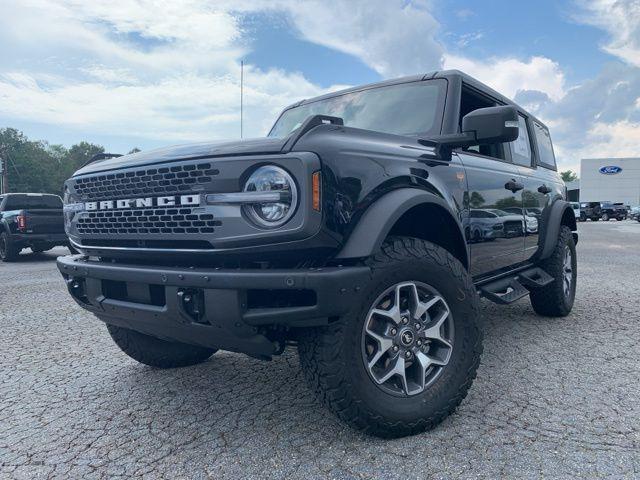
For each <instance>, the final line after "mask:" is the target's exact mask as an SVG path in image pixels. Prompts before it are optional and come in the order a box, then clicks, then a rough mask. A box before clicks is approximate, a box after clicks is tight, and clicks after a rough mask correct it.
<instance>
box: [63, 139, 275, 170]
mask: <svg viewBox="0 0 640 480" xmlns="http://www.w3.org/2000/svg"><path fill="white" fill-rule="evenodd" d="M286 141H287V138H253V139H248V140H235V141H226V142H225V141H222V142H207V143H193V144H187V145H175V146H173V147H164V148H157V149H155V150H149V151H145V152H138V153H132V154H130V155H124V156H122V157H117V158H109V159H107V160H101V161H97V162H94V163H91V164H89V165H87V166H85V167H82V168H81V169H80V170H78V171H77V172H76V173H75V174H74V176H76V175H84V174H86V173H96V172H103V171H106V170H114V169H119V168H127V167H137V166H141V165H151V164H154V163H162V162H169V161H172V160H183V159H188V158H202V157H222V156H230V155H256V154H261V153H279V152H280V151H282V148H283V147H284V144H285V143H286Z"/></svg>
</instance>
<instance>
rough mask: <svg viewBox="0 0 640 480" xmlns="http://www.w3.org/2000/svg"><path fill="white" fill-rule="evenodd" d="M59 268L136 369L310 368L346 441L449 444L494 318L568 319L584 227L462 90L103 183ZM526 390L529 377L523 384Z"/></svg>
mask: <svg viewBox="0 0 640 480" xmlns="http://www.w3.org/2000/svg"><path fill="white" fill-rule="evenodd" d="M65 224H66V229H67V233H68V235H69V237H70V239H71V242H72V244H73V246H75V247H76V248H77V249H78V250H79V251H80V252H81V254H80V255H76V256H68V257H61V258H59V259H58V267H59V269H60V272H61V273H62V275H63V277H64V278H65V280H66V282H67V285H68V288H69V292H70V293H71V295H72V296H73V298H74V299H75V300H76V301H77V302H78V304H79V305H80V306H82V307H83V308H85V309H87V310H89V311H90V312H92V313H94V314H95V315H96V316H97V317H98V318H99V319H100V320H102V321H104V322H105V323H106V324H107V328H108V331H109V333H110V334H111V337H112V338H113V340H114V341H115V343H116V344H117V345H118V346H119V347H120V348H121V349H122V350H123V351H124V352H125V353H126V354H127V355H129V356H130V357H132V358H134V359H135V360H137V361H139V362H142V363H145V364H147V365H151V366H154V367H159V368H172V367H182V366H187V365H193V364H196V363H199V362H203V361H205V360H207V359H208V358H209V357H210V356H211V355H213V354H214V353H215V352H216V351H217V350H219V349H224V350H230V351H235V352H243V353H246V354H248V355H251V356H253V357H256V358H261V359H265V360H267V359H270V358H272V357H273V356H274V355H279V354H282V353H283V351H284V350H285V348H286V347H287V346H293V345H295V346H297V348H298V352H299V357H300V362H301V365H302V370H303V371H304V374H305V376H306V378H307V379H308V381H309V383H310V384H311V386H312V388H313V389H314V390H315V392H316V393H317V395H318V396H319V398H320V399H321V400H322V401H323V402H324V403H325V404H326V405H327V406H328V407H329V408H330V409H331V410H333V411H334V412H335V413H336V414H337V415H338V416H339V417H340V418H341V419H343V420H345V421H347V422H349V423H350V424H352V425H353V426H355V427H357V428H359V429H362V430H365V431H368V432H370V433H373V434H376V435H380V436H387V437H391V436H401V435H407V434H412V433H416V432H420V431H423V430H425V429H428V428H431V427H433V426H435V425H436V424H438V423H439V422H440V421H442V420H443V419H444V418H445V417H446V416H447V415H449V414H450V413H451V412H453V410H454V409H455V408H456V406H457V405H458V404H460V402H461V401H462V399H463V398H464V397H465V395H466V393H467V390H468V389H469V387H470V386H471V383H472V381H473V379H474V377H475V375H476V369H477V367H478V363H479V360H480V354H481V352H482V323H481V319H480V311H479V297H481V296H484V297H486V298H487V299H489V300H492V301H494V302H497V303H501V304H508V303H511V302H514V301H516V300H518V299H520V298H522V297H525V296H527V295H528V296H529V297H530V299H531V304H532V306H533V309H534V310H535V311H536V312H537V313H539V314H541V315H545V316H552V317H555V316H565V315H567V314H568V313H569V312H570V310H571V308H572V306H573V302H574V296H575V288H576V247H575V246H576V242H577V234H576V233H575V230H576V221H575V215H574V213H573V210H572V209H571V206H570V204H569V203H568V202H567V201H566V196H565V188H564V184H563V182H562V180H561V178H560V176H559V175H558V173H557V171H556V165H555V158H554V154H553V148H552V144H551V139H550V137H549V132H548V130H547V128H546V127H545V126H544V125H543V124H542V123H541V122H540V121H539V120H537V119H536V118H534V117H533V116H532V115H530V114H529V113H527V112H526V111H525V110H523V109H522V108H520V107H519V106H517V105H515V104H514V103H513V102H511V101H509V100H508V99H506V98H505V97H503V96H502V95H500V94H498V93H497V92H495V91H493V90H491V89H490V88H488V87H487V86H485V85H483V84H481V83H479V82H478V81H476V80H474V79H472V78H470V77H469V76H467V75H465V74H463V73H461V72H458V71H443V72H436V73H430V74H426V75H419V76H413V77H408V78H402V79H398V80H393V81H387V82H383V83H377V84H374V85H368V86H364V87H357V88H352V89H349V90H344V91H341V92H337V93H331V94H328V95H325V96H322V97H319V98H314V99H311V100H305V101H302V102H299V103H296V104H295V105H292V106H290V107H288V108H286V109H285V110H284V112H283V113H282V114H281V115H280V117H279V118H278V120H277V121H276V123H275V125H274V126H273V128H272V129H271V132H270V133H269V135H268V137H267V138H263V139H256V140H245V141H236V142H229V143H216V144H198V145H189V146H178V147H172V148H167V149H160V150H155V151H149V152H141V153H137V154H133V155H126V156H123V157H119V158H114V159H108V160H103V161H99V162H96V163H93V164H90V165H87V166H85V167H84V168H82V169H80V170H79V171H78V172H76V173H75V174H74V176H73V177H72V178H71V179H69V180H68V181H67V182H66V185H65ZM514 374H515V372H514Z"/></svg>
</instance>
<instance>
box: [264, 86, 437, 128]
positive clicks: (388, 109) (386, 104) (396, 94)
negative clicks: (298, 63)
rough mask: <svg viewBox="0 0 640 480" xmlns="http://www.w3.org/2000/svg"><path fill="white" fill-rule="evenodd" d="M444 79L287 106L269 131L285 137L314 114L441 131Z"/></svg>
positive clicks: (361, 124) (358, 123)
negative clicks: (288, 107) (292, 106)
mask: <svg viewBox="0 0 640 480" xmlns="http://www.w3.org/2000/svg"><path fill="white" fill-rule="evenodd" d="M445 88H446V81H445V80H429V81H419V82H411V83H401V84H398V85H390V86H385V87H376V88H370V89H367V90H360V91H357V92H351V93H345V94H343V95H338V96H336V97H330V98H326V99H324V100H317V101H311V102H310V103H307V104H304V105H300V106H299V107H294V108H290V109H288V110H285V111H284V112H283V113H282V115H281V116H280V118H279V119H278V120H277V121H276V123H275V125H274V126H273V128H272V129H271V132H270V133H269V136H270V137H286V136H287V135H289V134H290V133H291V132H292V131H293V130H295V129H296V128H298V127H299V126H300V125H301V124H302V122H304V121H305V120H306V119H307V118H308V117H310V116H311V115H331V116H334V117H340V118H342V120H344V124H345V125H346V126H348V127H355V128H362V129H365V130H374V131H376V132H384V133H392V134H396V135H410V136H417V135H424V136H429V135H438V134H440V123H441V118H442V113H441V112H442V107H443V104H444V97H445Z"/></svg>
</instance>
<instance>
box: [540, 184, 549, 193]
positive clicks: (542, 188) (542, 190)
mask: <svg viewBox="0 0 640 480" xmlns="http://www.w3.org/2000/svg"><path fill="white" fill-rule="evenodd" d="M538 191H539V192H540V193H543V194H545V195H546V194H547V193H551V189H550V188H549V187H547V186H546V185H540V186H539V187H538Z"/></svg>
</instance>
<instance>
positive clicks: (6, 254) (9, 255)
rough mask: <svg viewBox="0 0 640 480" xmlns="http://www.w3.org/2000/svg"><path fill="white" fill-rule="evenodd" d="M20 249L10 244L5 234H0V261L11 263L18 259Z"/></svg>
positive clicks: (9, 239) (8, 237) (9, 238)
mask: <svg viewBox="0 0 640 480" xmlns="http://www.w3.org/2000/svg"><path fill="white" fill-rule="evenodd" d="M19 253H20V249H19V248H16V247H15V246H14V245H13V243H12V242H11V237H10V236H9V235H8V234H7V232H2V234H0V260H2V261H3V262H13V261H15V260H16V259H17V258H18V254H19Z"/></svg>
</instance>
